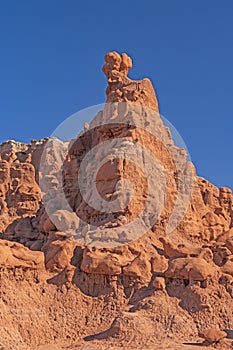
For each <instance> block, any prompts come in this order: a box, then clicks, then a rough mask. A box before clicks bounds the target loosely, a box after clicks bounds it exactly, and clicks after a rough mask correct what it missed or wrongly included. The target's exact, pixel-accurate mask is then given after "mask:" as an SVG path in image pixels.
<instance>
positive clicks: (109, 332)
mask: <svg viewBox="0 0 233 350" xmlns="http://www.w3.org/2000/svg"><path fill="white" fill-rule="evenodd" d="M113 335H114V331H113V329H111V328H109V329H107V330H106V331H103V332H100V333H96V334H92V335H88V336H86V337H85V338H83V339H84V340H85V341H92V340H104V339H107V338H109V337H112V336H113Z"/></svg>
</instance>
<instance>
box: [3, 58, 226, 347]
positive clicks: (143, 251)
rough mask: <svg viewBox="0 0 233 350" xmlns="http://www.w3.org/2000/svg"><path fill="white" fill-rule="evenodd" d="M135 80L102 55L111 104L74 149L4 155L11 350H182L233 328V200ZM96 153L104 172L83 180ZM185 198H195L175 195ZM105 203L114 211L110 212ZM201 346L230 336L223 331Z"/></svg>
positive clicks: (15, 150) (45, 143)
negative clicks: (191, 157) (198, 166)
mask: <svg viewBox="0 0 233 350" xmlns="http://www.w3.org/2000/svg"><path fill="white" fill-rule="evenodd" d="M131 68H132V60H131V58H130V57H129V56H128V55H127V54H125V53H121V54H120V53H117V52H110V53H108V54H106V56H105V65H104V67H103V71H104V73H105V75H106V77H107V80H108V87H107V90H106V95H107V102H108V103H106V105H105V106H104V108H103V110H102V111H100V112H99V113H98V114H97V115H96V116H95V117H94V119H93V120H92V121H91V122H90V123H89V124H88V123H85V124H84V129H83V130H82V131H81V132H80V133H79V135H78V137H77V138H76V139H74V140H69V141H64V142H63V141H61V140H59V139H57V138H55V137H51V138H46V139H43V140H39V141H32V142H31V143H30V144H23V143H19V142H14V141H8V142H5V143H3V144H2V145H0V155H1V157H0V232H1V240H0V265H1V269H0V270H1V271H0V279H1V291H0V292H1V298H0V304H1V305H0V306H1V307H0V326H1V329H3V331H1V332H2V333H1V334H0V344H1V343H4V342H5V343H6V344H7V345H6V349H8V348H9V349H18V348H19V350H21V349H23V346H24V344H25V348H27V349H36V348H38V346H39V345H41V346H43V345H45V344H48V343H51V344H52V345H51V346H52V347H54V348H55V347H56V346H57V347H58V348H59V349H60V348H61V347H62V348H63V347H64V348H67V347H69V348H71V349H72V348H75V349H85V348H88V347H90V348H92V347H94V348H96V349H97V348H101V349H102V348H103V349H110V348H113V349H115V348H116V349H117V348H129V349H130V348H132V349H133V348H137V349H140V348H141V349H145V348H146V349H150V348H151V349H153V350H154V349H160V348H161V346H163V348H166V349H169V348H172V349H176V348H177V349H180V348H183V347H184V346H185V345H184V342H187V341H188V342H189V343H191V342H197V341H198V338H197V332H198V329H205V328H206V327H207V326H208V324H209V322H210V320H212V321H214V323H215V324H219V325H221V326H222V325H224V327H226V328H228V329H229V330H230V329H231V328H232V322H233V319H232V308H233V301H232V300H233V299H232V298H233V280H232V278H233V275H232V261H233V244H232V235H233V233H232V232H233V231H232V223H233V211H232V208H233V197H232V191H231V190H230V189H229V188H225V187H223V188H220V189H218V188H217V187H216V186H214V185H213V184H211V183H210V182H209V181H207V180H205V179H203V178H201V177H199V176H198V175H197V174H196V171H195V167H194V165H193V164H192V163H191V162H189V161H188V160H187V155H186V151H185V150H183V149H180V148H179V147H177V146H176V145H175V144H174V142H173V139H172V133H171V132H170V130H169V128H168V127H167V126H166V125H165V124H164V123H163V121H162V119H161V118H160V114H159V107H158V101H157V97H156V94H155V92H154V88H153V86H152V83H151V81H150V80H149V79H147V78H145V79H142V80H138V81H137V80H132V79H130V78H129V77H128V72H129V70H130V69H131ZM116 121H117V123H116ZM129 121H130V122H129ZM138 125H139V126H138ZM122 139H123V141H122V142H121V143H119V140H122ZM105 142H106V143H107V144H108V145H111V147H112V148H111V147H110V146H109V147H102V148H101V145H103V143H105ZM138 145H140V146H141V148H137V147H138ZM95 147H97V148H95ZM99 147H100V148H99ZM93 149H95V150H96V152H94V157H93V158H94V161H95V162H94V163H92V160H93V159H89V160H90V161H87V163H86V164H85V166H84V168H83V169H81V164H82V161H83V160H84V158H85V157H86V155H87V154H89V152H90V151H91V150H93ZM144 149H146V150H148V153H150V154H152V155H153V157H154V158H155V159H156V164H157V167H155V168H153V166H152V163H153V162H151V161H150V160H148V158H147V153H146V152H145V150H144ZM134 150H137V153H135V155H136V156H135V158H134V159H133V160H132V159H126V155H129V154H134V153H133V152H134ZM110 151H111V152H112V153H111V152H110ZM113 155H114V156H113ZM116 155H117V157H115V156H116ZM119 155H120V156H119ZM118 156H119V157H118ZM140 156H142V159H143V162H142V163H140V164H138V162H139V161H138V159H140ZM103 157H106V161H103ZM104 160H105V158H104ZM98 166H99V168H98ZM97 168H98V171H97ZM80 169H81V170H83V178H82V181H83V183H82V182H81V183H82V184H83V185H85V184H86V183H88V185H87V186H86V187H85V186H84V191H83V192H81V189H80V186H79V182H78V175H80V174H81V170H80ZM180 173H182V174H183V177H182V178H181V179H180V180H181V181H180V182H179V181H178V180H179V179H178V177H179V176H178V175H179V174H180ZM93 174H95V175H96V179H93ZM92 180H93V181H94V184H95V185H96V189H97V191H94V187H93V186H91V185H90V184H93V182H91V181H92ZM151 184H152V185H154V187H153V191H151V188H150V185H151ZM163 184H165V186H164V185H163ZM39 185H40V186H39ZM180 185H182V186H180ZM164 187H165V189H164ZM180 188H186V189H187V188H188V189H191V193H190V194H189V195H187V196H185V193H183V194H182V196H180V197H179V192H180V191H179V190H180ZM85 195H86V197H85ZM102 199H103V200H104V201H102ZM89 200H92V202H91V204H92V205H91V204H89ZM148 202H149V203H153V206H152V208H150V209H148V207H146V208H147V210H146V211H145V212H144V208H145V206H146V205H147V204H148ZM185 202H187V205H186V206H184V207H183V204H184V203H185ZM106 203H107V204H109V206H110V209H111V205H112V204H113V203H114V205H115V206H116V209H114V210H109V211H107V212H105V211H104V210H103V209H104V207H105V205H106ZM98 204H101V205H99V206H98ZM160 206H161V208H160ZM177 208H178V212H176V211H175V209H177ZM151 209H153V210H151ZM174 212H175V215H173V214H174ZM142 213H143V215H144V219H145V221H144V222H143V223H142V220H141V221H140V220H139V221H137V219H138V217H140V215H141V214H142ZM152 214H153V215H152ZM176 214H177V215H176ZM178 214H179V215H178ZM156 215H157V217H156ZM154 217H156V219H155V220H154ZM177 218H178V219H177ZM132 222H133V223H134V224H133V225H132V226H130V229H128V225H130V224H131V223H132ZM144 225H145V227H144ZM169 225H170V226H169ZM168 227H170V228H171V230H170V231H169V230H168V231H169V232H168V231H167V228H168ZM142 228H143V229H142ZM19 242H21V244H20V243H19ZM152 287H153V288H152ZM25 305H26V306H27V307H26V308H25ZM129 311H130V312H129ZM212 321H211V322H212ZM45 324H46V327H45ZM77 324H78V325H79V327H78V328H77ZM204 335H205V336H204V339H206V340H207V341H208V342H210V343H213V342H218V341H219V340H221V339H222V338H223V337H225V333H224V335H223V332H222V331H220V330H218V329H217V328H216V329H215V328H214V329H210V330H208V329H207V331H205V332H204ZM84 337H89V338H88V341H90V343H88V342H87V341H86V340H84ZM169 339H170V340H169ZM92 340H93V341H92ZM96 340H98V342H96ZM167 341H168V343H167ZM170 341H174V343H170ZM226 341H227V340H226ZM177 342H179V343H180V344H178V345H177ZM181 342H182V345H181ZM5 343H4V344H5ZM61 344H62V345H61ZM63 344H64V345H63ZM150 345H151V347H150ZM228 345H229V344H227V346H228ZM0 346H1V345H0ZM176 346H177V347H176ZM187 346H189V345H187ZM221 346H222V344H221ZM17 347H18V348H17ZM228 348H229V347H228Z"/></svg>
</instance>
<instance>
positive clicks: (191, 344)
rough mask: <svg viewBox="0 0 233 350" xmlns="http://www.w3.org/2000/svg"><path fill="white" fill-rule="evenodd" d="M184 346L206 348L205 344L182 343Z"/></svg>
mask: <svg viewBox="0 0 233 350" xmlns="http://www.w3.org/2000/svg"><path fill="white" fill-rule="evenodd" d="M182 344H183V345H190V346H205V344H204V343H182Z"/></svg>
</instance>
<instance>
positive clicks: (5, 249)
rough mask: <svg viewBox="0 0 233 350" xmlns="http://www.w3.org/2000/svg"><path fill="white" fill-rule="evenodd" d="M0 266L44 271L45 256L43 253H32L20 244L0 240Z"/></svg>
mask: <svg viewBox="0 0 233 350" xmlns="http://www.w3.org/2000/svg"><path fill="white" fill-rule="evenodd" d="M0 266H1V267H7V268H10V269H13V268H16V267H23V268H24V267H25V268H32V269H42V268H43V267H44V255H43V253H41V252H32V251H31V250H29V249H28V248H25V247H24V246H23V245H21V244H19V243H15V242H9V241H6V240H0Z"/></svg>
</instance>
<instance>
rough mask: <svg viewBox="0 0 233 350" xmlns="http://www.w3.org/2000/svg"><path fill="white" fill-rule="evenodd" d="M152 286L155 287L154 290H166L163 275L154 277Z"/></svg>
mask: <svg viewBox="0 0 233 350" xmlns="http://www.w3.org/2000/svg"><path fill="white" fill-rule="evenodd" d="M152 286H153V287H154V288H155V290H163V291H165V290H166V283H165V280H164V278H163V277H155V279H154V280H153V282H152Z"/></svg>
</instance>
